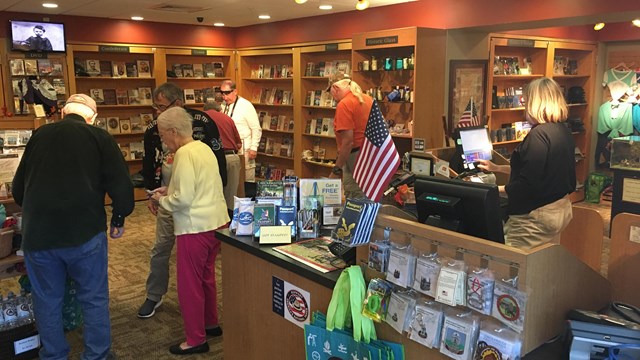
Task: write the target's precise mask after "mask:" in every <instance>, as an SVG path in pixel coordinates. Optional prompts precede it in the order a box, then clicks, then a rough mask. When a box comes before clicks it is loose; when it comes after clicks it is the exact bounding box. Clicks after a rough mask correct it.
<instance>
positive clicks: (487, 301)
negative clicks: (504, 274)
mask: <svg viewBox="0 0 640 360" xmlns="http://www.w3.org/2000/svg"><path fill="white" fill-rule="evenodd" d="M494 284H495V279H494V275H493V272H492V271H491V270H487V269H476V270H473V271H471V272H469V276H468V277H467V307H468V308H469V309H472V310H475V311H477V312H479V313H481V314H485V315H491V305H492V300H493V287H494Z"/></svg>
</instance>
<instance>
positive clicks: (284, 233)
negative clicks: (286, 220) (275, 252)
mask: <svg viewBox="0 0 640 360" xmlns="http://www.w3.org/2000/svg"><path fill="white" fill-rule="evenodd" d="M290 243H291V226H288V225H287V226H260V244H290Z"/></svg>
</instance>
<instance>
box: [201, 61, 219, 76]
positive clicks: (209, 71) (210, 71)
mask: <svg viewBox="0 0 640 360" xmlns="http://www.w3.org/2000/svg"><path fill="white" fill-rule="evenodd" d="M202 68H203V71H204V76H205V77H208V78H210V77H215V76H216V72H215V69H214V67H213V63H212V62H209V63H204V64H203V66H202Z"/></svg>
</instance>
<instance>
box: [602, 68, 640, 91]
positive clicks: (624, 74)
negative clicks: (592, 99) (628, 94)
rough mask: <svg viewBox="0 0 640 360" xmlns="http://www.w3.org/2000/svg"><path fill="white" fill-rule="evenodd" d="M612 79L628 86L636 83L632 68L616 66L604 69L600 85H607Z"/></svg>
mask: <svg viewBox="0 0 640 360" xmlns="http://www.w3.org/2000/svg"><path fill="white" fill-rule="evenodd" d="M614 81H622V82H623V83H625V84H626V85H627V86H628V87H633V86H635V85H637V83H638V81H637V78H636V72H635V71H633V70H629V69H624V70H618V69H617V68H612V69H609V70H607V71H605V72H604V76H603V79H602V86H607V85H609V84H610V83H612V82H614Z"/></svg>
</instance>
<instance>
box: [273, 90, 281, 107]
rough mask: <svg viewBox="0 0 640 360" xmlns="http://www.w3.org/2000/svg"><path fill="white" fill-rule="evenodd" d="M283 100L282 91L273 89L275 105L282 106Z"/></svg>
mask: <svg viewBox="0 0 640 360" xmlns="http://www.w3.org/2000/svg"><path fill="white" fill-rule="evenodd" d="M282 98H283V90H282V89H273V105H281V104H282Z"/></svg>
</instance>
